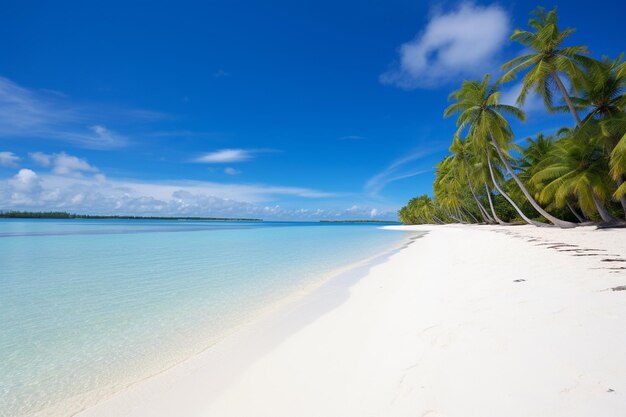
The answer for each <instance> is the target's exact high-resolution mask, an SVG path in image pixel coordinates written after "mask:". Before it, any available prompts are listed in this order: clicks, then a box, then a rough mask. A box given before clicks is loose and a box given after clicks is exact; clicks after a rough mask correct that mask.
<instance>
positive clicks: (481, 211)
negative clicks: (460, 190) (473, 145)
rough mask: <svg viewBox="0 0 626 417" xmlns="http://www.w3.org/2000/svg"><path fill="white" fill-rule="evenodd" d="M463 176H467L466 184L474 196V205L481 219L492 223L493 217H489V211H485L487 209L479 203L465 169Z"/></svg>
mask: <svg viewBox="0 0 626 417" xmlns="http://www.w3.org/2000/svg"><path fill="white" fill-rule="evenodd" d="M465 176H466V177H467V184H468V185H469V189H470V192H471V193H472V197H474V200H475V201H476V205H477V206H478V211H480V215H481V216H482V217H483V220H484V221H485V223H492V222H493V219H492V218H491V216H489V213H487V209H485V207H484V206H483V205H482V204H481V202H480V200H479V199H478V197H477V196H476V193H475V192H474V187H473V186H472V180H471V179H470V176H469V174H468V173H467V171H465Z"/></svg>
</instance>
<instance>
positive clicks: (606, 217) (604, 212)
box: [591, 191, 617, 223]
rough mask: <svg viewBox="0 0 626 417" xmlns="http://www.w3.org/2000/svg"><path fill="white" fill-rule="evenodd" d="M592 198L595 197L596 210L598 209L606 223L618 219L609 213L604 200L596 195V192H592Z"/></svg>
mask: <svg viewBox="0 0 626 417" xmlns="http://www.w3.org/2000/svg"><path fill="white" fill-rule="evenodd" d="M591 198H592V199H593V204H594V205H595V206H596V210H598V214H599V215H600V217H601V218H602V221H603V222H605V223H615V222H617V219H616V218H615V217H613V216H612V215H611V213H609V211H608V210H607V209H606V208H605V207H604V204H602V201H600V199H599V198H598V196H596V193H594V192H593V191H592V192H591Z"/></svg>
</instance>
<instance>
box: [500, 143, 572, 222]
mask: <svg viewBox="0 0 626 417" xmlns="http://www.w3.org/2000/svg"><path fill="white" fill-rule="evenodd" d="M491 143H492V144H493V147H494V148H496V152H497V153H498V156H499V157H500V160H501V161H502V163H503V164H504V166H505V167H506V169H507V171H508V172H509V174H511V177H513V180H514V181H515V182H516V183H517V185H518V187H519V188H520V190H522V193H523V194H524V196H525V197H526V199H527V200H528V202H529V203H530V204H531V205H532V206H533V208H534V209H535V210H537V212H538V213H539V214H541V215H542V216H543V217H545V218H546V219H548V221H549V222H550V223H552V224H553V225H555V226H559V227H562V228H570V227H576V224H575V223H572V222H568V221H565V220H561V219H558V218H556V217H554V216H553V215H551V214H550V213H548V212H547V211H545V210H544V209H543V208H542V207H541V206H540V205H539V203H537V201H535V199H534V198H533V196H531V195H530V193H529V192H528V190H527V189H526V187H525V186H524V184H522V181H520V179H519V177H518V176H517V174H516V173H515V171H513V168H512V167H511V164H510V163H509V160H508V159H506V158H505V157H504V154H503V153H502V150H501V149H500V146H498V144H497V143H496V142H495V141H494V140H493V135H492V139H491Z"/></svg>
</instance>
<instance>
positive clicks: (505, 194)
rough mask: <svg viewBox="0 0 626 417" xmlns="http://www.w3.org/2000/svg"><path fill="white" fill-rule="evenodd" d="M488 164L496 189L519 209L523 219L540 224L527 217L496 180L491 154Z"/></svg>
mask: <svg viewBox="0 0 626 417" xmlns="http://www.w3.org/2000/svg"><path fill="white" fill-rule="evenodd" d="M487 165H488V166H489V174H491V181H493V185H494V186H495V187H496V190H498V192H499V193H500V194H502V196H503V197H504V198H506V201H508V202H509V203H510V204H511V205H512V206H513V208H514V209H515V211H517V213H518V214H519V215H520V217H521V218H522V219H524V221H525V222H526V223H528V224H533V225H535V226H539V225H540V224H535V223H538V222H533V221H532V220H530V219H529V218H528V217H526V215H525V214H524V212H523V211H522V209H520V208H519V207H518V206H517V204H515V201H513V199H512V198H511V197H509V195H508V194H507V193H505V192H504V190H503V189H502V188H500V185H499V184H498V181H496V177H495V175H493V167H492V166H491V158H489V156H487Z"/></svg>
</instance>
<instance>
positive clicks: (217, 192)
mask: <svg viewBox="0 0 626 417" xmlns="http://www.w3.org/2000/svg"><path fill="white" fill-rule="evenodd" d="M51 163H52V162H51ZM276 196H296V197H301V198H308V199H316V198H328V197H332V196H334V194H331V193H325V192H321V191H316V190H311V189H307V188H298V187H280V186H269V185H250V184H238V185H229V184H220V183H210V182H191V181H185V182H174V181H171V182H152V183H147V182H140V181H133V180H121V179H113V180H112V179H106V178H104V177H103V176H101V175H100V174H96V175H93V176H82V177H70V176H65V175H57V174H54V173H52V174H41V175H39V174H37V173H35V172H34V171H32V170H29V169H22V170H20V171H19V172H18V173H17V175H15V176H14V177H10V178H8V179H5V180H0V207H2V208H4V209H14V210H66V211H71V212H79V213H99V214H136V215H173V216H176V215H181V216H182V215H190V216H192V215H193V216H214V217H257V218H263V219H268V220H271V219H283V220H318V219H368V218H376V219H395V212H392V211H385V210H381V209H379V208H373V207H359V206H353V207H351V208H349V209H319V208H317V209H316V208H302V209H293V208H286V207H282V206H280V205H276V204H267V202H269V201H271V200H273V199H274V198H275V197H276Z"/></svg>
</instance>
